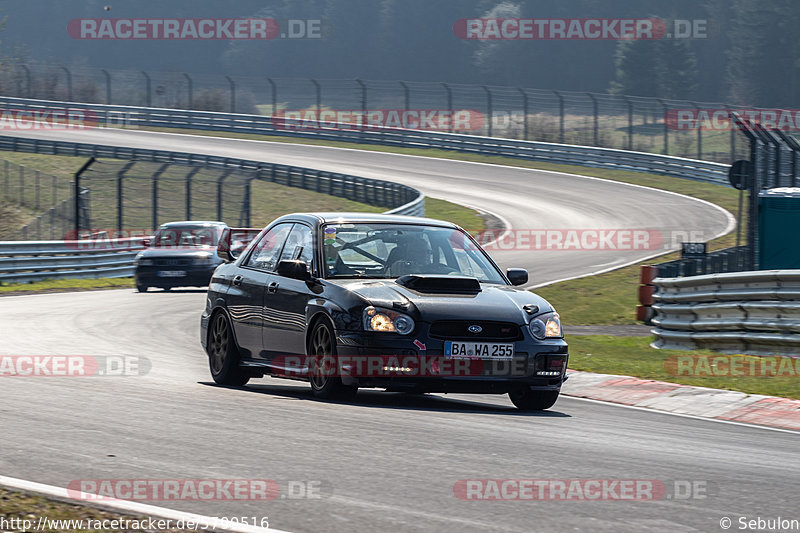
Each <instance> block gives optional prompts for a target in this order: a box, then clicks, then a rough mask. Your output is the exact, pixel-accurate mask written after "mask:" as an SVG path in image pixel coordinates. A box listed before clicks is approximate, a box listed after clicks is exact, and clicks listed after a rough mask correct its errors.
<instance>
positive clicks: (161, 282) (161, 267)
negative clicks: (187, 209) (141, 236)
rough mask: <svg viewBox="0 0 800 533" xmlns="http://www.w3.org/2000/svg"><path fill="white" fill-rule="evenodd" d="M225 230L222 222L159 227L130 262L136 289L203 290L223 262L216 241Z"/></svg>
mask: <svg viewBox="0 0 800 533" xmlns="http://www.w3.org/2000/svg"><path fill="white" fill-rule="evenodd" d="M227 227H228V226H227V224H225V223H224V222H214V221H191V220H187V221H182V222H169V223H167V224H162V225H161V226H159V228H158V230H156V232H155V234H154V235H153V237H152V238H150V239H146V242H145V244H146V246H147V248H145V249H144V250H142V251H141V252H139V253H138V254H137V255H136V258H135V260H134V265H135V273H134V278H135V280H136V288H137V290H138V291H139V292H145V291H147V289H148V288H149V287H157V288H162V289H167V290H169V289H171V288H172V287H207V286H208V284H209V282H210V281H211V275H212V274H213V273H214V270H215V269H216V268H217V267H218V266H219V265H220V264H221V263H223V260H222V259H220V258H219V256H217V242H218V241H219V238H220V236H221V235H222V232H223V230H224V229H225V228H227Z"/></svg>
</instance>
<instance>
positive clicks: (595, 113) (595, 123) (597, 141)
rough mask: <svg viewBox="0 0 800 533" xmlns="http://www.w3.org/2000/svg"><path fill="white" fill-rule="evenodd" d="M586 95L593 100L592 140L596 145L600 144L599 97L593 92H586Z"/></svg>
mask: <svg viewBox="0 0 800 533" xmlns="http://www.w3.org/2000/svg"><path fill="white" fill-rule="evenodd" d="M586 96H588V97H589V99H590V100H591V101H592V117H593V121H592V131H593V134H592V140H593V141H594V142H593V144H594V145H595V146H600V128H599V126H600V117H599V116H598V111H599V110H598V108H597V97H596V96H595V95H594V94H592V93H586Z"/></svg>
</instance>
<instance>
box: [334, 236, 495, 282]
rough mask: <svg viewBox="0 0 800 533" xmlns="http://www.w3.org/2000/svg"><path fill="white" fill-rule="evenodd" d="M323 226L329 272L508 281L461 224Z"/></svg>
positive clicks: (336, 274) (352, 275) (339, 275)
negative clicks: (452, 226) (454, 227)
mask: <svg viewBox="0 0 800 533" xmlns="http://www.w3.org/2000/svg"><path fill="white" fill-rule="evenodd" d="M323 231H324V239H325V240H324V245H323V246H324V255H325V267H326V271H327V272H326V273H327V277H329V278H397V277H400V276H405V275H407V274H425V275H445V276H469V277H474V278H477V279H478V280H479V281H483V282H488V283H505V281H504V280H503V277H502V275H501V274H500V272H498V270H497V268H495V267H494V265H492V263H491V262H490V261H489V259H488V258H487V257H486V255H485V254H484V253H483V251H482V250H481V249H480V248H478V247H477V245H475V244H474V242H473V241H472V240H471V239H470V238H469V237H468V236H467V235H466V233H464V232H463V231H461V230H457V229H452V228H440V227H435V226H421V225H420V226H418V225H411V224H329V225H327V226H325V227H324V228H323Z"/></svg>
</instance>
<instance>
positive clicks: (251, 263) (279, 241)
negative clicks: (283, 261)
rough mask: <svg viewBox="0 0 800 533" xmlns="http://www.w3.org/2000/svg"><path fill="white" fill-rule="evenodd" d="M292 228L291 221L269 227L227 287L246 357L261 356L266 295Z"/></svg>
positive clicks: (239, 339)
mask: <svg viewBox="0 0 800 533" xmlns="http://www.w3.org/2000/svg"><path fill="white" fill-rule="evenodd" d="M291 228H292V223H283V224H278V225H276V226H275V227H273V228H271V229H270V230H269V231H267V232H266V233H265V234H264V235H263V236H262V237H261V238H260V239H259V241H258V242H257V243H256V244H255V245H254V246H253V249H252V250H251V252H250V253H249V254H248V256H247V257H246V258H244V260H243V261H242V264H241V266H240V268H238V269H237V271H236V273H235V275H234V277H233V280H232V281H231V286H230V288H229V289H228V294H227V296H226V302H227V308H228V313H229V315H230V317H231V323H232V326H233V330H234V333H235V335H236V340H237V342H238V344H239V348H240V351H241V354H242V356H243V357H246V358H255V359H258V358H260V357H262V351H263V349H264V345H263V341H262V329H263V327H264V296H265V294H266V291H267V285H268V284H269V282H270V278H271V277H272V274H271V272H272V271H274V270H275V266H276V265H277V264H278V257H279V255H280V253H281V249H282V248H283V244H284V242H285V241H286V237H287V235H288V234H289V231H290V230H291Z"/></svg>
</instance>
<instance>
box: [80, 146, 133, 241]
mask: <svg viewBox="0 0 800 533" xmlns="http://www.w3.org/2000/svg"><path fill="white" fill-rule="evenodd" d="M92 163H94V157H90V158H89V160H88V161H86V162H85V163H84V164H83V165H82V166H81V168H79V169H78V171H77V172H76V173H75V181H74V182H73V183H74V187H75V188H74V189H73V195H74V196H75V238H76V239H77V238H78V237H79V235H80V232H81V188H82V187H81V174H83V173H84V172H85V171H86V169H87V168H89V166H90V165H91V164H92ZM87 229H88V228H87ZM120 229H122V228H120Z"/></svg>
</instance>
